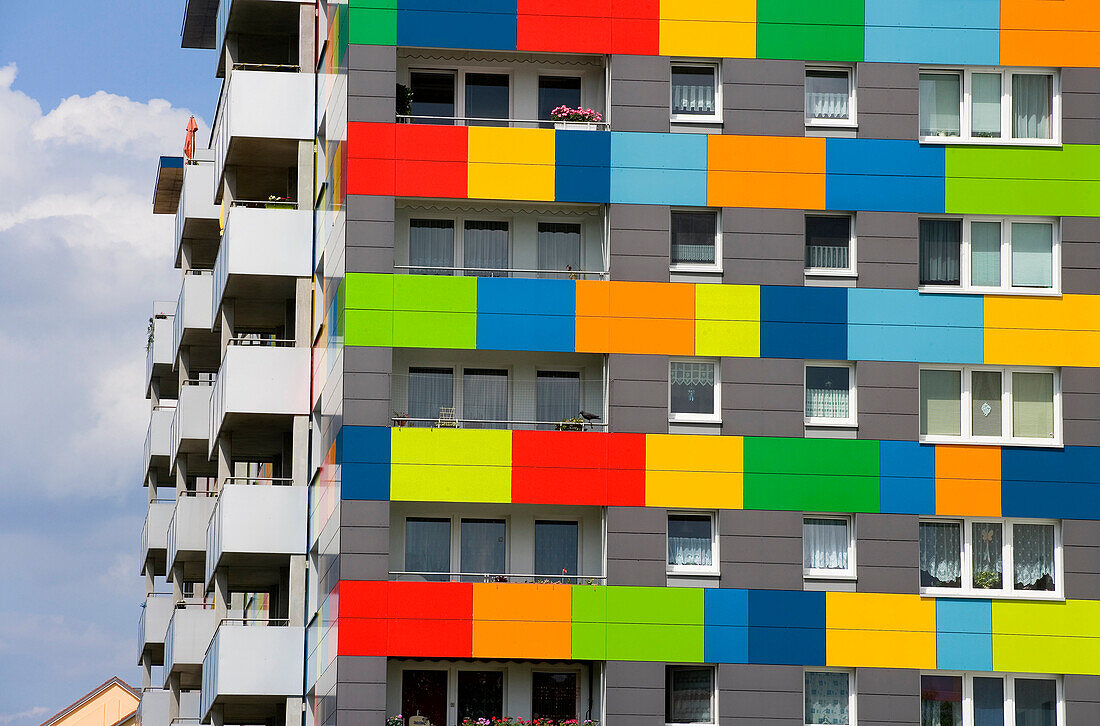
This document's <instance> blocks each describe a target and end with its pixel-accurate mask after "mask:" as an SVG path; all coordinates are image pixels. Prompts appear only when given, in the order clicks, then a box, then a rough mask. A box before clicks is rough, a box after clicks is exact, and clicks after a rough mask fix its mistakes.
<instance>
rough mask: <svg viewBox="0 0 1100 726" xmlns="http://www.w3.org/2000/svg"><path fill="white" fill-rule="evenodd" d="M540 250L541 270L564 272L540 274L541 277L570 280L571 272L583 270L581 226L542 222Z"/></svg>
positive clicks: (539, 263) (539, 264) (540, 227)
mask: <svg viewBox="0 0 1100 726" xmlns="http://www.w3.org/2000/svg"><path fill="white" fill-rule="evenodd" d="M538 248H539V262H538V266H539V269H540V270H562V272H559V273H551V272H543V273H539V277H551V278H562V279H568V278H569V275H570V272H577V271H579V270H580V269H581V226H580V225H579V224H566V223H561V222H540V223H539V238H538Z"/></svg>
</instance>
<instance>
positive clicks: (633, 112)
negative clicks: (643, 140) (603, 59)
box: [610, 55, 671, 132]
mask: <svg viewBox="0 0 1100 726" xmlns="http://www.w3.org/2000/svg"><path fill="white" fill-rule="evenodd" d="M610 70H611V117H610V120H611V124H612V129H613V130H615V131H662V132H667V131H668V130H669V99H670V97H671V76H670V70H669V62H668V57H667V56H636V55H613V56H611V61H610Z"/></svg>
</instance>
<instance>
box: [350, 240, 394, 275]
mask: <svg viewBox="0 0 1100 726" xmlns="http://www.w3.org/2000/svg"><path fill="white" fill-rule="evenodd" d="M345 260H346V263H347V268H346V269H347V270H348V271H349V272H382V273H392V272H393V271H394V269H393V247H392V246H391V247H348V248H347V249H346V250H345Z"/></svg>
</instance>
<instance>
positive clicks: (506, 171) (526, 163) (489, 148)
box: [467, 126, 554, 201]
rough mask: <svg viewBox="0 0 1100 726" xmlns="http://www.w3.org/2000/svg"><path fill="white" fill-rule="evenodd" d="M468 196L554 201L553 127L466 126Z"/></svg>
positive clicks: (472, 197)
mask: <svg viewBox="0 0 1100 726" xmlns="http://www.w3.org/2000/svg"><path fill="white" fill-rule="evenodd" d="M469 151H470V161H469V180H468V181H469V185H468V189H467V196H469V197H470V198H471V199H525V200H526V199H530V200H535V201H553V200H554V130H553V129H507V128H486V127H482V126H474V127H471V128H470V141H469Z"/></svg>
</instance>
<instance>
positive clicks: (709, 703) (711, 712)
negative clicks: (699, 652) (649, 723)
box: [665, 665, 717, 724]
mask: <svg viewBox="0 0 1100 726" xmlns="http://www.w3.org/2000/svg"><path fill="white" fill-rule="evenodd" d="M716 710H717V709H716V708H715V693H714V666H679V665H670V666H665V723H669V724H673V723H706V724H711V723H716V720H715V711H716Z"/></svg>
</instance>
